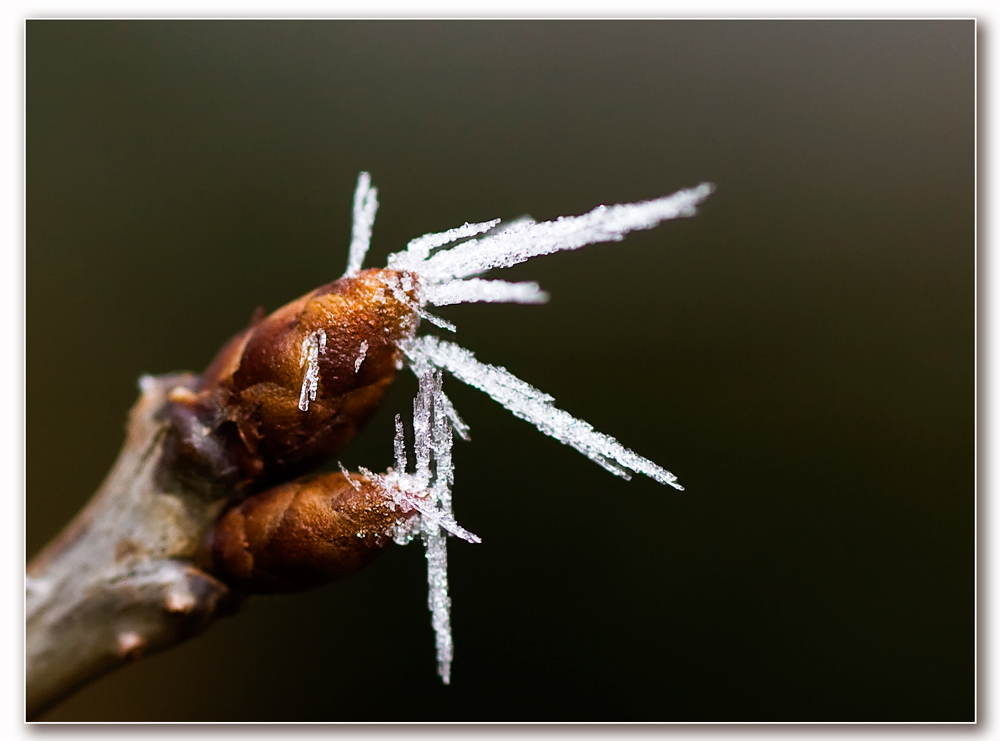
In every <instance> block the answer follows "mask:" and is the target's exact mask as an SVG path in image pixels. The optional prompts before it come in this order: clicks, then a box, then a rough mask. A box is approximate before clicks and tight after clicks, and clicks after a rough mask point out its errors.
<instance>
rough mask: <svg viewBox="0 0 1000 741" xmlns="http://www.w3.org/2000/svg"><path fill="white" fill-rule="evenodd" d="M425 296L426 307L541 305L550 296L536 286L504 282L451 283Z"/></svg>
mask: <svg viewBox="0 0 1000 741" xmlns="http://www.w3.org/2000/svg"><path fill="white" fill-rule="evenodd" d="M424 296H425V299H426V301H427V303H429V304H434V305H435V306H447V305H448V304H471V303H476V302H482V303H491V304H499V303H507V304H544V303H545V302H546V301H548V300H549V294H547V293H545V291H543V290H541V289H540V288H539V287H538V284H537V283H532V282H528V283H508V282H507V281H505V280H483V279H481V278H471V279H469V280H453V281H449V282H448V283H441V284H433V285H430V286H428V287H427V288H426V290H425V291H424Z"/></svg>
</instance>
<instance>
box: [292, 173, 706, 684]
mask: <svg viewBox="0 0 1000 741" xmlns="http://www.w3.org/2000/svg"><path fill="white" fill-rule="evenodd" d="M713 190H714V186H713V185H712V184H711V183H702V184H701V185H699V186H697V187H695V188H690V189H686V190H681V191H678V192H677V193H674V194H673V195H670V196H665V197H663V198H657V199H655V200H651V201H645V202H642V203H626V204H619V205H616V206H598V207H597V208H595V209H594V210H592V211H590V212H589V213H586V214H583V215H581V216H568V217H560V218H558V219H556V220H555V221H547V222H542V223H537V222H535V221H534V220H532V219H530V218H524V219H519V220H517V221H514V222H510V223H507V224H504V225H501V224H500V220H499V219H493V220H491V221H484V222H480V223H476V224H469V223H466V224H463V225H462V226H460V227H456V228H454V229H449V230H447V231H444V232H440V233H433V234H425V235H424V236H422V237H418V238H417V239H414V240H412V241H411V242H410V243H409V244H408V245H407V247H406V250H404V251H401V252H396V253H394V254H392V255H390V256H389V260H388V263H387V267H388V268H389V269H390V270H394V271H397V272H396V275H397V276H402V277H401V278H399V279H398V280H386V286H387V288H388V289H389V290H391V291H392V293H393V295H394V296H395V297H396V299H397V300H399V301H402V302H404V303H407V304H409V305H410V306H411V307H412V309H413V311H414V313H416V314H417V315H418V316H420V317H421V318H423V319H426V320H427V321H428V322H429V323H431V324H434V325H435V326H438V327H441V328H443V329H447V330H449V331H452V332H454V331H455V325H453V324H452V323H451V322H448V321H446V320H444V319H442V318H440V317H436V316H434V315H433V314H431V313H429V312H428V311H427V310H426V308H425V307H426V306H427V305H431V306H446V305H449V304H459V303H472V302H492V303H497V302H508V303H522V304H537V303H544V302H545V301H546V300H547V299H548V294H546V293H545V292H543V291H542V290H541V289H540V288H539V287H538V285H537V284H535V283H509V282H507V281H502V280H485V279H481V278H478V277H476V276H479V275H481V274H482V273H485V272H486V271H488V270H492V269H494V268H505V267H510V266H511V265H516V264H517V263H520V262H524V261H525V260H528V259H530V258H532V257H536V256H539V255H547V254H551V253H553V252H559V251H562V250H575V249H577V248H579V247H583V246H584V245H587V244H594V243H597V242H615V241H619V240H621V239H623V238H624V236H625V235H626V234H627V233H628V232H631V231H636V230H640V229H652V228H653V227H655V226H657V225H658V224H659V223H660V222H662V221H665V220H668V219H674V218H679V217H686V216H692V215H694V213H695V209H696V207H697V206H698V205H699V204H700V203H701V202H702V201H704V200H705V199H706V198H707V197H708V196H709V195H710V194H711V193H712V191H713ZM375 196H376V191H375V189H374V188H372V187H371V180H370V178H369V176H368V173H366V172H363V173H361V176H360V177H359V178H358V186H357V190H356V192H355V196H354V227H353V240H352V242H351V249H350V258H349V260H348V268H347V273H346V275H353V274H354V273H356V272H357V271H358V270H360V269H361V264H362V262H363V260H364V255H365V252H366V251H367V249H368V242H369V239H370V237H371V230H372V223H373V221H374V218H375V210H376V209H377V207H378V203H377V201H376V198H375ZM449 245H450V246H449ZM414 281H415V282H416V285H413V282H414ZM413 288H416V289H417V290H416V291H415V295H416V296H417V299H415V300H414V299H411V298H410V297H409V296H408V295H407V293H406V292H408V291H411V289H413ZM323 341H324V343H325V337H324V338H323ZM314 345H315V347H319V345H318V344H316V343H314ZM314 345H310V349H309V352H311V353H313V352H314V350H313V348H314ZM399 347H400V350H402V351H403V353H404V354H405V356H406V359H407V362H408V364H409V366H410V368H411V369H412V370H413V372H414V373H415V374H416V376H417V378H418V391H417V396H416V399H414V403H413V438H414V441H413V459H414V466H413V470H412V471H411V472H407V469H408V468H409V455H408V453H407V450H406V443H405V431H404V429H403V423H402V419H401V418H400V417H398V416H397V417H396V436H395V442H394V457H395V468H394V469H392V468H391V469H389V471H388V472H387V473H386V474H385V475H379V474H374V473H371V472H370V471H368V470H367V469H362V470H363V471H364V473H365V474H366V475H367V476H369V477H370V478H371V479H372V480H373V481H376V482H377V483H378V484H379V485H380V486H381V487H382V488H383V489H384V490H385V492H386V496H387V497H388V499H389V500H390V501H391V502H392V503H393V505H394V506H397V507H399V508H401V509H402V510H403V511H407V512H413V513H414V516H413V517H411V518H410V519H408V520H407V521H406V524H404V525H401V526H399V527H398V529H397V531H396V533H395V538H396V540H397V542H400V543H406V542H409V541H410V540H412V539H413V538H414V537H416V536H417V535H420V537H421V538H422V539H423V541H424V546H425V548H426V554H427V581H428V587H429V596H428V606H429V608H430V611H431V616H432V618H431V622H432V624H433V627H434V632H435V635H436V639H437V658H438V673H439V674H440V675H441V679H442V680H443V681H444V683H445V684H447V683H448V682H449V681H450V677H451V662H452V659H453V654H454V649H453V643H452V636H451V625H450V617H449V616H450V609H451V601H450V598H449V596H448V575H447V551H446V547H445V533H446V532H447V533H451V534H452V535H455V536H457V537H460V538H463V539H464V540H467V541H469V542H472V543H478V542H480V540H479V538H478V537H476V536H475V535H473V534H472V533H470V532H469V531H467V530H465V529H464V528H463V527H461V526H460V525H459V524H458V523H457V522H455V518H454V516H453V515H452V503H451V485H452V483H453V482H454V466H453V464H452V460H451V444H452V433H453V432H456V433H458V435H459V436H460V437H462V438H464V439H466V440H467V439H468V438H469V428H468V426H467V425H466V424H465V423H464V422H462V420H461V418H459V416H458V414H457V413H456V411H455V409H454V407H453V406H452V404H451V402H450V401H449V400H448V397H447V396H445V394H444V392H443V391H442V389H441V383H442V381H441V371H448V373H450V374H451V375H453V376H454V377H455V378H457V379H458V380H460V381H462V382H464V383H466V384H468V385H470V386H473V387H474V388H478V389H480V390H481V391H484V392H486V393H487V394H488V395H489V396H491V397H492V398H493V399H494V400H496V401H497V402H499V403H500V404H502V405H503V406H505V407H506V408H507V409H509V410H510V411H511V412H512V413H513V414H514V415H516V416H518V417H520V418H521V419H524V420H527V421H528V422H530V423H532V424H533V425H535V427H537V428H538V429H539V430H540V431H541V432H544V433H545V434H546V435H549V436H551V437H553V438H555V439H556V440H559V441H560V442H562V443H565V444H567V445H569V446H571V447H573V448H574V449H576V450H578V451H580V452H581V453H583V454H584V455H586V456H587V457H588V458H590V459H591V460H593V461H594V462H596V463H598V464H599V465H601V466H603V467H604V468H606V469H607V470H609V471H611V472H612V473H614V474H616V475H619V476H622V477H624V478H626V479H628V478H629V477H630V474H629V471H631V472H634V473H641V474H644V475H646V476H649V477H650V478H652V479H654V480H655V481H658V482H660V483H661V484H667V485H669V486H673V487H674V488H676V489H681V488H682V487H681V486H680V485H679V484H678V483H677V478H676V477H675V476H674V475H673V474H672V473H670V472H669V471H667V470H665V469H663V468H661V467H660V466H658V465H656V464H655V463H653V462H652V461H650V460H648V459H646V458H643V457H642V456H640V455H637V454H636V453H634V452H632V451H631V450H629V449H628V448H626V447H624V446H623V445H621V444H620V443H619V442H618V441H617V440H615V439H614V438H612V437H610V436H608V435H605V434H603V433H601V432H598V431H597V430H595V429H594V428H593V427H591V426H590V425H589V424H587V423H586V422H584V421H583V420H581V419H577V418H576V417H573V416H572V415H570V414H569V413H567V412H565V411H563V410H561V409H559V408H557V407H556V406H555V404H554V402H555V400H554V399H553V398H552V397H551V396H549V395H548V394H546V393H543V392H542V391H539V390H538V389H536V388H534V387H533V386H531V385H530V384H528V383H526V382H524V381H522V380H521V379H519V378H517V377H516V376H514V375H513V374H511V373H510V372H509V371H507V370H506V369H505V368H502V367H499V366H494V365H489V364H487V363H483V362H480V361H479V360H477V359H476V357H475V356H474V355H473V354H472V353H471V352H469V351H468V350H466V349H464V348H462V347H459V346H458V345H456V344H454V343H452V342H446V341H444V340H440V339H438V338H436V337H433V336H421V337H413V338H411V339H407V340H403V341H402V342H400V343H399ZM320 351H321V349H320V350H316V351H315V352H314V355H316V356H317V357H318V352H320ZM366 351H367V348H366V347H362V348H361V350H360V355H359V357H358V359H357V360H356V361H355V371H357V369H358V368H360V366H361V362H362V361H363V360H364V356H365V353H366ZM303 353H304V355H303V357H305V353H306V345H305V343H303ZM309 357H310V358H312V357H313V355H310V356H309ZM305 362H306V361H305V360H303V363H305ZM310 362H311V361H310ZM310 367H312V366H311V365H310ZM308 379H309V372H308V371H307V373H306V379H305V380H303V387H302V388H303V391H302V399H303V400H305V399H306V397H307V384H306V381H307V380H308ZM309 388H310V389H311V390H310V391H309V393H311V394H312V396H310V397H309V398H313V399H314V398H315V387H314V386H312V387H309ZM301 403H302V402H300V407H301ZM306 406H308V403H307V402H306Z"/></svg>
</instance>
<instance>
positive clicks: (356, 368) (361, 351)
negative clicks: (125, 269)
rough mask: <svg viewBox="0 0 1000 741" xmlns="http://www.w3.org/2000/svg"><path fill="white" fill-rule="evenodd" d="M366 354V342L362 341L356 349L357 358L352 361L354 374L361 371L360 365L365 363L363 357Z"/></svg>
mask: <svg viewBox="0 0 1000 741" xmlns="http://www.w3.org/2000/svg"><path fill="white" fill-rule="evenodd" d="M367 354H368V340H363V341H362V342H361V347H360V348H359V349H358V357H357V358H356V359H355V360H354V372H355V373H357V372H358V371H359V370H361V364H362V363H363V362H365V355H367Z"/></svg>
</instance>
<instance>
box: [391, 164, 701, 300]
mask: <svg viewBox="0 0 1000 741" xmlns="http://www.w3.org/2000/svg"><path fill="white" fill-rule="evenodd" d="M714 189H715V186H713V185H712V184H711V183H702V184H701V185H699V186H697V187H696V188H689V189H687V190H681V191H678V192H677V193H674V194H673V195H670V196H665V197H664V198H657V199H655V200H652V201H644V202H642V203H622V204H619V205H617V206H598V207H597V208H595V209H594V210H593V211H591V212H589V213H586V214H583V215H582V216H562V217H560V218H558V219H556V220H555V221H546V222H542V223H536V222H535V221H534V220H532V219H523V220H521V221H518V222H515V223H512V224H509V225H508V226H507V227H506V228H504V229H502V230H500V231H498V232H497V233H495V234H488V235H486V236H484V237H483V238H481V239H473V240H469V241H466V242H463V243H461V244H459V245H456V246H455V247H452V248H450V249H447V250H440V251H439V252H437V253H436V254H434V255H429V256H427V257H425V258H424V259H422V260H418V259H416V258H417V256H418V255H417V253H416V251H414V252H409V251H407V252H404V253H396V254H395V255H393V256H391V257H390V258H389V267H391V268H394V269H405V270H412V271H413V272H416V273H418V274H419V275H420V276H421V277H422V278H423V279H424V280H425V281H427V283H429V284H435V283H447V282H449V281H452V280H456V279H460V278H469V277H471V276H474V275H479V274H480V273H484V272H486V271H487V270H492V269H494V268H506V267H510V266H511V265H516V264H517V263H519V262H524V261H525V260H528V259H530V258H532V257H537V256H538V255H548V254H551V253H553V252H560V251H562V250H575V249H577V248H579V247H583V246H584V245H588V244H595V243H597V242H617V241H619V240H621V239H622V238H623V237H624V236H625V235H626V234H628V233H629V232H632V231H636V230H639V229H652V228H653V227H655V226H656V225H657V224H659V223H660V222H662V221H666V220H667V219H676V218H678V217H683V216H693V215H694V213H695V208H696V207H697V206H698V204H699V203H701V202H702V201H704V200H705V199H706V198H708V196H709V195H710V194H711V193H712V191H713V190H714ZM486 223H490V222H486ZM445 234H447V232H445ZM428 252H429V250H428ZM420 254H421V255H422V254H423V253H422V252H421V253H420Z"/></svg>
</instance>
